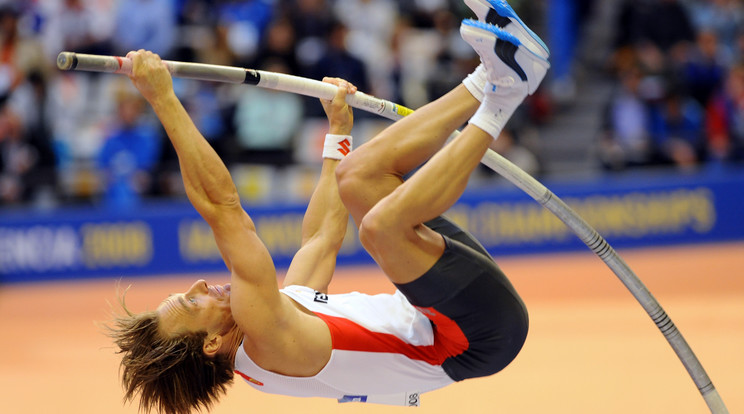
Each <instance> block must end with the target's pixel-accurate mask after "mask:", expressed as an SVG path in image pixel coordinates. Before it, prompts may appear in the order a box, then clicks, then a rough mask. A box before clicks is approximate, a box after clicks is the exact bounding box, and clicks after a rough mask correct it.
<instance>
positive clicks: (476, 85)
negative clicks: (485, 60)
mask: <svg viewBox="0 0 744 414" xmlns="http://www.w3.org/2000/svg"><path fill="white" fill-rule="evenodd" d="M486 83H488V81H487V80H486V67H485V66H483V64H482V63H481V64H480V65H478V67H477V68H475V70H474V71H473V73H471V74H470V75H468V76H467V77H466V78H465V79H463V81H462V84H463V85H465V87H466V88H467V89H468V91H469V92H470V94H471V95H473V97H475V99H477V100H478V101H479V102H483V97H484V96H483V95H484V93H483V88H485V87H486Z"/></svg>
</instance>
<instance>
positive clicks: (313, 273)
mask: <svg viewBox="0 0 744 414" xmlns="http://www.w3.org/2000/svg"><path fill="white" fill-rule="evenodd" d="M324 81H325V82H329V83H333V84H334V85H337V86H338V87H339V89H338V92H337V94H336V96H335V97H334V99H333V100H332V101H323V102H322V103H323V109H324V110H325V112H326V115H327V116H328V122H329V130H328V133H330V134H335V135H349V134H350V133H351V129H352V126H353V123H354V119H353V115H352V110H351V107H349V106H348V105H347V104H346V102H345V98H346V94H347V93H354V92H356V88H355V87H354V86H353V85H349V84H348V83H347V82H346V81H343V80H341V79H330V78H326V79H324ZM338 163H339V161H338V160H334V159H328V158H324V159H323V165H322V167H321V172H320V177H319V179H318V183H317V185H316V187H315V190H314V191H313V195H312V197H311V198H310V202H309V203H308V206H307V211H306V212H305V217H304V219H303V221H302V247H301V248H300V250H299V251H298V252H297V254H296V255H295V257H294V258H293V259H292V263H291V265H290V267H289V269H288V270H287V276H286V277H285V279H284V285H285V286H288V285H293V284H298V285H303V286H308V287H310V288H313V289H315V290H317V291H320V292H327V290H328V284H329V283H330V282H331V277H332V276H333V272H334V270H335V268H336V256H337V255H338V251H339V249H340V248H341V244H342V243H343V241H344V236H345V234H346V227H347V224H348V221H349V212H348V211H347V210H346V207H345V206H344V204H343V202H342V201H341V197H340V196H339V193H338V185H337V183H336V166H337V165H338Z"/></svg>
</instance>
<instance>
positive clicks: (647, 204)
mask: <svg viewBox="0 0 744 414" xmlns="http://www.w3.org/2000/svg"><path fill="white" fill-rule="evenodd" d="M546 185H547V186H548V188H550V189H551V190H553V192H554V193H556V194H557V195H558V196H559V197H560V198H562V199H563V200H564V201H566V202H567V203H568V204H569V205H570V206H571V207H572V208H574V209H575V210H576V211H577V212H578V213H579V215H581V216H582V217H583V218H584V219H586V220H587V221H588V222H589V223H590V224H591V225H592V226H594V227H595V228H596V229H597V230H598V231H599V233H600V234H601V235H603V236H604V237H605V238H606V239H607V241H608V242H610V244H611V245H613V246H614V247H616V248H617V247H621V248H622V247H641V246H653V245H670V244H678V243H698V242H712V241H728V240H743V239H744V215H743V214H742V211H744V170H734V171H728V172H727V173H725V174H724V173H722V172H720V171H719V172H705V173H699V174H694V175H693V174H691V175H680V174H669V173H667V174H659V175H649V174H648V173H644V174H638V175H632V174H631V175H625V176H623V177H614V178H605V179H601V180H594V181H591V182H581V183H573V184H565V183H564V184H561V183H546ZM246 209H247V210H248V212H249V213H250V214H251V216H252V217H253V218H254V221H255V223H256V226H257V229H258V232H259V235H260V237H261V238H262V239H263V240H264V242H265V243H266V245H267V247H268V248H269V250H270V251H271V252H272V256H273V257H274V259H275V262H276V265H277V267H279V268H284V267H286V266H287V265H288V264H289V261H290V260H291V258H292V255H293V254H294V252H295V251H296V250H297V248H298V247H299V242H300V227H301V222H302V215H303V213H304V206H300V205H286V206H246ZM448 216H449V217H450V218H452V219H454V220H455V221H456V222H458V223H459V224H461V225H463V226H464V227H466V228H467V229H469V230H470V231H471V232H472V233H473V234H474V235H475V236H476V237H477V238H478V239H479V240H481V242H482V243H483V244H484V245H485V246H486V248H487V249H488V250H489V251H490V252H491V253H492V254H493V255H494V256H496V257H498V256H500V255H507V254H523V253H535V252H555V251H568V250H579V249H586V247H584V245H583V243H582V242H581V241H580V240H579V239H578V238H577V237H576V236H574V235H573V233H572V232H571V231H570V230H569V229H568V228H567V227H565V225H563V223H561V222H560V221H559V220H558V219H557V218H555V217H554V216H553V215H552V214H551V213H550V212H548V211H547V210H545V209H544V208H543V207H542V206H540V205H539V204H537V203H536V202H534V201H533V200H532V199H530V198H529V197H528V196H526V195H525V194H523V193H522V192H521V191H519V190H517V189H515V188H513V187H511V186H510V185H504V186H498V187H494V188H490V189H488V190H479V191H469V192H467V193H466V194H465V195H464V196H463V198H462V200H461V201H460V202H459V203H458V204H457V205H455V206H454V207H453V208H452V210H451V211H450V212H449V213H448ZM349 231H350V234H349V235H348V237H347V240H346V244H345V245H344V247H343V248H342V251H341V255H340V259H339V262H340V264H341V265H344V264H358V263H372V261H371V259H370V258H369V256H368V255H367V254H366V252H364V250H363V248H362V247H361V245H360V244H359V241H358V240H357V237H356V234H354V229H353V226H349ZM742 253H744V252H742ZM221 270H225V266H224V264H223V263H222V260H221V258H220V255H219V252H218V251H217V248H216V245H215V243H214V241H213V239H212V235H211V232H210V230H209V227H208V226H207V225H206V224H205V223H204V221H203V220H201V218H200V217H199V215H198V214H197V213H196V212H195V211H194V209H193V208H192V207H191V206H190V205H188V204H184V203H175V204H174V203H163V204H153V205H148V206H147V207H146V208H142V209H141V210H137V211H132V212H128V213H112V212H110V211H106V210H101V209H65V210H58V211H54V212H47V213H38V212H37V213H27V212H25V213H24V212H4V213H1V214H0V281H2V282H22V281H34V280H52V279H67V278H90V277H101V276H115V277H119V276H131V275H151V274H160V273H180V272H211V271H221Z"/></svg>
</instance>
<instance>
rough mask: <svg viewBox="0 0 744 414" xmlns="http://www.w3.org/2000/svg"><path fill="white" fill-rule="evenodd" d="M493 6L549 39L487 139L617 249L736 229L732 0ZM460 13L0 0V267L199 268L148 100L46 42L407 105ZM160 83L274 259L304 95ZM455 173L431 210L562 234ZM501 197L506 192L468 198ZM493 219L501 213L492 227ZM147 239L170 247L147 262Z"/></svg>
mask: <svg viewBox="0 0 744 414" xmlns="http://www.w3.org/2000/svg"><path fill="white" fill-rule="evenodd" d="M510 3H511V4H512V6H513V7H514V8H515V9H516V11H517V12H518V13H519V14H520V15H521V16H522V17H523V18H524V20H525V21H526V22H527V23H528V25H530V26H531V27H532V28H533V29H534V30H535V31H536V32H537V33H538V34H540V35H541V36H542V37H543V38H544V39H545V41H546V43H547V44H548V45H549V47H550V49H551V52H552V56H551V63H552V69H551V71H550V72H549V75H548V78H547V79H546V81H545V82H543V84H542V86H541V88H540V89H539V91H538V92H537V93H536V94H535V95H533V96H531V97H530V98H529V99H528V100H527V102H526V103H525V105H523V106H522V107H521V108H520V109H519V111H518V113H517V114H516V115H515V117H514V118H513V119H512V120H511V121H510V122H509V125H508V128H507V131H505V132H504V134H502V137H500V139H499V140H498V141H497V145H498V151H499V152H500V153H501V154H503V155H504V156H505V157H506V158H507V159H510V160H511V161H512V162H514V163H515V164H517V165H518V166H520V167H521V168H523V169H524V170H525V171H527V172H528V173H530V174H532V175H533V176H535V177H537V178H538V179H540V180H543V181H545V182H547V183H550V186H551V188H554V189H556V190H559V195H561V196H566V197H569V198H571V201H572V203H573V204H572V205H573V206H576V207H577V208H579V209H580V212H582V213H583V214H588V215H590V217H587V218H588V219H590V222H591V223H592V224H593V225H595V226H599V227H600V228H599V230H600V232H601V233H602V232H603V231H606V233H603V234H605V235H606V236H609V238H610V239H611V240H612V239H613V238H614V237H615V236H617V242H618V243H620V244H621V245H623V243H624V242H625V241H626V239H627V241H628V242H629V243H636V244H638V243H640V244H641V245H643V244H644V243H653V244H658V243H672V242H679V241H685V240H686V241H701V240H707V239H716V240H721V239H727V240H728V239H740V238H742V236H744V229H743V227H744V224H743V223H742V219H741V217H740V216H739V215H738V214H736V213H735V212H733V211H731V209H736V207H741V206H742V204H743V203H744V202H742V196H741V193H742V185H744V181H743V179H742V168H743V167H744V65H743V64H742V62H743V60H742V59H743V58H744V24H742V21H743V20H744V4H743V3H742V1H739V0H607V1H602V2H598V1H589V0H565V1H558V0H553V1H550V0H541V1H525V0H515V1H512V2H510ZM468 17H472V15H471V13H470V11H469V9H468V8H467V7H466V6H465V5H464V3H463V2H461V1H455V0H412V1H398V0H130V1H116V0H30V1H29V0H25V1H7V0H6V1H0V204H1V205H2V208H1V209H0V280H2V279H5V280H6V281H17V280H28V279H29V278H30V279H36V278H41V279H44V278H57V277H77V276H81V275H83V276H85V275H93V276H95V275H99V274H105V273H107V272H109V273H111V272H113V273H116V274H121V273H127V274H133V273H158V272H168V271H171V270H173V271H182V270H184V269H186V270H188V269H191V268H197V269H198V268H199V266H201V265H204V266H206V267H207V268H216V269H221V268H220V267H219V266H220V263H219V258H218V255H216V253H215V251H214V248H213V245H212V244H210V237H209V230H208V228H204V226H203V224H202V223H201V222H200V221H199V219H198V217H193V211H192V210H191V209H190V207H189V206H188V204H187V203H186V200H185V196H184V192H183V187H182V183H181V180H180V174H179V171H178V163H177V160H176V157H175V153H174V151H173V149H172V148H171V146H170V144H169V142H168V140H167V138H166V137H165V136H164V132H163V129H162V128H161V127H160V125H159V123H158V122H157V120H156V119H155V118H154V116H153V113H152V111H151V109H150V108H149V107H148V105H146V103H144V102H143V100H142V99H141V97H139V95H138V94H137V93H136V91H135V90H134V89H133V88H132V86H131V85H130V83H129V80H128V79H127V78H126V77H123V76H116V75H110V74H95V73H82V72H61V71H59V70H57V69H56V67H55V58H56V56H57V54H58V53H59V52H60V51H74V52H79V53H94V54H106V55H125V54H126V53H127V51H129V50H133V49H140V48H143V49H148V50H152V51H154V52H156V53H158V54H160V55H161V56H162V57H163V58H166V59H171V60H182V61H193V62H202V63H213V64H220V65H235V66H242V67H249V68H256V69H264V70H271V71H276V72H283V73H289V74H294V75H299V76H304V77H308V78H312V79H322V77H323V76H338V77H343V78H346V79H348V80H349V81H351V82H353V83H354V84H356V85H357V86H358V87H359V89H360V90H362V91H364V92H367V93H370V94H372V95H375V96H378V97H381V98H385V99H389V100H392V101H394V102H397V103H401V104H403V105H406V106H408V107H411V108H417V107H420V106H421V105H423V104H425V103H426V102H429V101H431V100H433V99H436V98H437V97H439V96H440V95H442V94H444V93H445V92H446V91H448V90H449V89H450V88H452V87H453V86H455V85H457V84H458V83H460V81H461V80H462V79H463V78H464V77H465V76H466V75H467V74H468V73H470V72H471V71H472V70H473V69H474V67H475V66H476V65H477V63H478V58H477V55H475V54H474V52H473V51H472V49H471V48H470V47H469V46H468V45H467V44H466V43H464V42H463V41H462V40H461V38H460V36H459V22H460V21H461V20H462V19H463V18H468ZM175 87H176V90H177V93H178V95H179V97H180V98H181V100H182V101H183V102H184V104H185V106H186V107H187V109H188V110H189V112H190V113H191V115H192V117H193V118H194V120H195V122H196V124H197V125H198V127H199V129H200V130H201V131H202V133H203V134H204V136H205V137H206V138H207V139H208V140H209V142H210V143H211V144H212V145H213V147H214V148H215V149H216V150H217V152H218V153H219V154H220V155H221V156H222V158H223V159H224V161H225V163H226V164H227V165H228V167H229V168H230V170H231V172H232V174H233V177H234V180H235V182H236V184H237V187H238V189H239V191H240V193H241V196H242V199H243V201H244V203H245V204H246V205H247V206H249V209H255V214H257V215H258V216H257V217H259V221H261V222H262V223H263V224H262V231H263V232H264V236H266V237H267V238H269V239H271V240H269V242H268V244H269V245H270V247H271V248H272V250H274V251H275V252H278V254H279V256H280V257H279V259H278V262H279V263H280V264H281V262H282V260H283V259H282V258H281V257H282V255H283V254H285V253H286V254H285V256H287V257H291V251H292V247H293V246H294V244H293V243H295V242H293V241H291V240H288V241H287V240H285V241H283V239H286V238H290V239H291V237H293V236H292V235H291V234H296V233H297V229H298V223H299V219H298V218H297V217H298V216H301V211H302V210H301V209H302V205H303V203H304V202H305V201H306V200H307V198H308V197H309V194H310V192H311V191H312V188H313V185H314V180H315V176H316V175H317V166H318V165H319V164H318V163H319V162H320V157H319V153H320V152H319V147H320V145H321V141H322V137H323V135H324V134H325V129H326V121H325V118H324V116H323V113H322V108H321V106H320V105H319V104H318V102H317V100H316V99H314V98H307V97H302V96H298V95H293V94H288V93H282V92H275V91H270V90H262V89H259V88H255V87H249V86H245V85H229V84H218V83H210V82H199V81H189V80H182V79H177V80H175ZM356 118H357V123H356V126H355V131H354V134H355V136H356V137H357V138H356V139H357V142H358V143H362V142H364V141H365V140H367V139H369V138H370V137H372V136H373V135H374V134H375V133H376V132H377V131H379V130H381V129H382V128H384V127H385V126H386V125H388V124H389V121H387V120H383V119H380V118H379V117H377V116H375V115H371V114H369V113H365V112H363V111H361V110H357V111H356ZM644 186H646V187H649V186H650V187H649V188H650V189H646V190H643V191H642V192H641V193H639V192H638V191H640V190H639V189H640V188H645V187H644ZM470 190H472V191H469V193H468V194H472V197H471V198H470V203H469V204H468V203H467V200H468V198H467V197H466V198H465V202H466V203H465V204H463V205H464V206H465V207H462V208H461V209H460V210H457V209H455V211H454V213H453V214H454V215H455V216H456V217H457V218H458V220H459V221H460V223H461V224H463V225H465V226H466V227H470V228H471V229H483V228H484V223H485V227H487V228H491V230H489V231H490V233H488V234H480V236H481V237H484V238H486V239H487V240H486V243H490V245H489V246H488V247H489V248H492V250H494V251H495V252H497V253H503V252H506V253H508V252H511V251H515V252H518V251H520V250H525V249H526V250H530V251H532V250H534V249H535V248H537V249H538V250H539V249H541V248H544V249H545V250H555V249H559V250H560V249H564V248H571V246H572V243H573V242H572V241H571V240H567V236H566V235H565V232H563V231H562V230H560V229H557V226H556V225H555V224H551V222H550V220H549V218H546V217H545V216H546V215H545V214H543V213H540V212H539V209H538V210H537V211H536V210H535V208H536V207H535V206H533V205H532V204H530V203H529V202H528V201H524V202H523V201H519V200H521V199H520V198H519V195H515V194H512V193H510V190H513V189H512V187H511V186H510V185H508V184H507V185H505V182H504V180H503V179H502V178H500V177H498V176H497V175H496V174H494V173H493V172H492V171H490V170H489V169H487V168H485V167H484V168H482V169H481V170H479V171H478V172H477V174H475V176H474V178H473V180H472V182H471V186H470ZM504 194H506V195H504ZM600 195H601V196H602V197H603V198H598V197H599V196H600ZM504 197H506V198H505V199H506V200H511V199H510V197H516V200H517V201H510V203H511V204H508V205H506V204H503V203H502V204H500V207H501V208H500V209H498V211H497V210H494V209H493V208H491V207H488V205H486V204H487V203H486V202H497V203H500V202H501V201H502V200H504ZM515 203H516V204H515ZM520 203H521V204H520ZM582 208H583V209H582ZM284 209H286V210H284ZM504 211H506V213H504ZM525 211H527V212H528V213H525ZM277 212H279V213H280V215H277V214H279V213H277ZM509 212H511V213H509ZM669 212H672V213H673V214H668V213H669ZM264 213H266V214H267V215H266V216H264V215H263V214H264ZM507 213H509V214H511V215H510V216H509V217H506V218H504V214H507ZM525 214H528V215H525ZM536 215H537V216H540V217H538V218H535V217H533V216H536ZM263 217H266V220H265V221H263V220H262V218H263ZM288 217H289V218H288ZM515 217H516V218H517V219H518V220H517V221H519V222H520V223H521V224H520V225H519V228H514V229H511V230H508V229H507V230H505V226H506V225H512V226H513V222H514V219H515ZM729 217H730V219H729ZM169 219H170V220H171V222H168V220H169ZM520 220H521V221H520ZM546 223H547V224H546ZM489 226H490V227H489ZM497 227H498V229H496V228H497ZM510 237H511V239H510ZM491 239H492V240H491ZM292 240H293V239H292ZM274 242H276V243H275V244H272V243H274ZM349 243H350V244H353V243H354V242H353V241H350V242H349ZM566 243H568V244H566ZM295 244H296V243H295ZM133 246H139V247H133ZM573 247H576V246H575V243H573ZM169 249H170V250H169ZM349 249H350V250H354V252H356V253H359V255H360V257H361V256H363V255H364V254H363V252H361V251H360V250H361V249H360V248H359V246H358V245H357V246H351V247H349ZM285 250H286V252H285ZM163 255H165V257H166V258H168V257H170V258H172V260H171V259H167V260H160V262H163V261H166V262H168V261H169V262H171V263H175V264H176V265H175V266H174V267H169V266H168V265H167V264H163V263H155V262H156V261H155V260H154V259H153V258H154V257H164V256H163ZM350 255H351V256H354V255H353V254H350ZM342 263H343V260H342ZM214 266H217V267H214Z"/></svg>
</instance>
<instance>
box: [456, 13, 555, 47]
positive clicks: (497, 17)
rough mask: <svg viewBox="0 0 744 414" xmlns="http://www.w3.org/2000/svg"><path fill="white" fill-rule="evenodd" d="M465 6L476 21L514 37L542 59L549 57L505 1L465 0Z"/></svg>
mask: <svg viewBox="0 0 744 414" xmlns="http://www.w3.org/2000/svg"><path fill="white" fill-rule="evenodd" d="M465 4H466V5H467V6H468V7H470V10H472V11H473V13H475V15H476V16H477V17H478V21H480V22H482V23H488V24H492V25H494V26H496V27H498V28H500V29H503V30H504V31H506V32H507V33H510V34H512V35H514V36H515V37H516V38H517V39H519V41H520V42H521V43H522V44H523V45H524V46H526V47H527V48H528V49H530V50H531V51H532V52H533V53H535V54H536V55H538V56H540V57H542V58H543V59H548V58H549V57H550V50H549V49H548V46H547V45H546V44H545V42H543V41H542V39H540V36H538V35H537V34H536V33H535V32H533V31H532V29H530V28H529V27H527V25H526V24H524V22H523V21H522V19H520V18H519V16H518V15H517V13H516V12H515V11H514V9H512V8H511V6H510V5H509V3H507V2H506V0H465Z"/></svg>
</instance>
